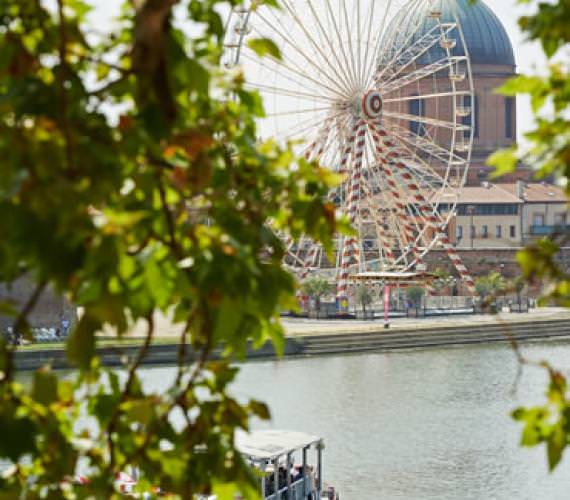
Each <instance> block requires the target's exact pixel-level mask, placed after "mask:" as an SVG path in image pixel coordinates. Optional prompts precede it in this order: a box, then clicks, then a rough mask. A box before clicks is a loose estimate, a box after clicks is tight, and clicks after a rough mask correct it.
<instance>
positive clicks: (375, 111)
mask: <svg viewBox="0 0 570 500" xmlns="http://www.w3.org/2000/svg"><path fill="white" fill-rule="evenodd" d="M383 107H384V102H383V101H382V95H381V94H380V92H379V91H378V90H369V91H368V92H366V93H365V94H364V95H363V96H362V101H361V110H362V113H363V115H364V116H366V117H367V118H378V117H379V116H380V115H381V114H382V108H383Z"/></svg>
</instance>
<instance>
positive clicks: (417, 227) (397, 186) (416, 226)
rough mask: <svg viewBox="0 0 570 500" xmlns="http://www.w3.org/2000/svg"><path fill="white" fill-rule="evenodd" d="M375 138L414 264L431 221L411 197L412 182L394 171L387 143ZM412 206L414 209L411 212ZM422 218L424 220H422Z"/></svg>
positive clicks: (419, 256) (418, 257) (420, 257)
mask: <svg viewBox="0 0 570 500" xmlns="http://www.w3.org/2000/svg"><path fill="white" fill-rule="evenodd" d="M373 138H374V142H375V144H376V148H377V152H378V157H379V166H380V168H381V169H382V171H383V174H384V175H385V177H386V182H387V184H388V186H389V189H390V192H391V193H392V196H393V197H394V199H395V200H397V202H396V203H395V205H396V207H397V209H398V210H399V213H400V215H399V217H400V219H401V225H402V227H403V228H404V232H405V235H406V241H408V243H409V244H410V245H411V251H412V253H413V255H414V261H413V263H412V265H413V264H414V263H421V259H422V252H421V250H420V248H419V246H418V242H421V241H422V239H423V235H424V234H425V232H426V230H427V227H428V226H426V223H427V222H429V221H428V220H427V219H426V218H424V217H422V213H421V210H420V207H417V206H416V200H415V199H414V198H413V197H410V186H411V184H407V183H406V182H405V181H403V179H400V177H399V176H398V175H397V173H396V172H394V171H392V169H391V165H390V160H389V158H390V153H388V154H387V153H386V150H387V147H386V144H385V143H383V141H382V139H381V137H380V136H379V135H373ZM412 208H413V211H412V213H410V211H411V209H412ZM420 219H424V220H423V221H421V220H420Z"/></svg>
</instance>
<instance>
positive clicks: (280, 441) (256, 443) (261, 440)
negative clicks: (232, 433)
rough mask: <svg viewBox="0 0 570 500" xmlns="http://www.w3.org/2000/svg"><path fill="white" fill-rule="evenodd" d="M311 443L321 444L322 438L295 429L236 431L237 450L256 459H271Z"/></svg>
mask: <svg viewBox="0 0 570 500" xmlns="http://www.w3.org/2000/svg"><path fill="white" fill-rule="evenodd" d="M313 444H317V445H320V444H322V438H320V437H318V436H312V435H310V434H305V433H303V432H296V431H275V430H266V431H253V432H238V433H236V448H237V449H238V451H239V452H240V453H242V454H243V455H246V456H248V457H250V458H253V459H257V460H272V459H274V458H278V457H282V456H285V455H288V454H289V453H292V452H294V451H296V450H302V449H304V448H307V447H309V446H311V445H313Z"/></svg>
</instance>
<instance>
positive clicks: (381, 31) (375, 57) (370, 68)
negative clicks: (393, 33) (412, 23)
mask: <svg viewBox="0 0 570 500" xmlns="http://www.w3.org/2000/svg"><path fill="white" fill-rule="evenodd" d="M372 3H374V1H373V2H372ZM392 3H393V1H392V0H388V2H387V5H386V8H385V9H384V14H383V16H382V21H381V22H380V26H379V27H378V38H377V40H376V44H375V45H374V47H373V49H372V52H371V55H370V64H368V65H367V68H366V73H365V76H364V82H365V83H366V86H367V87H370V86H371V85H372V84H373V78H374V75H375V74H376V71H377V64H378V62H379V57H380V53H381V49H382V42H383V40H384V36H385V33H386V21H387V19H388V15H389V14H390V13H391V12H392Z"/></svg>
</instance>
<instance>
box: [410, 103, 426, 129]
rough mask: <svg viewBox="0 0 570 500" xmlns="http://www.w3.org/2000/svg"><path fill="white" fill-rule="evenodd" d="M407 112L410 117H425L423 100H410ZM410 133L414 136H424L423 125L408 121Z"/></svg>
mask: <svg viewBox="0 0 570 500" xmlns="http://www.w3.org/2000/svg"><path fill="white" fill-rule="evenodd" d="M408 112H409V114H410V115H415V116H422V117H423V116H425V115H426V103H425V101H424V100H423V99H412V100H411V101H409V103H408ZM410 131H411V132H412V133H414V134H416V135H425V134H426V128H425V124H424V123H420V122H416V121H413V120H410Z"/></svg>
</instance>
